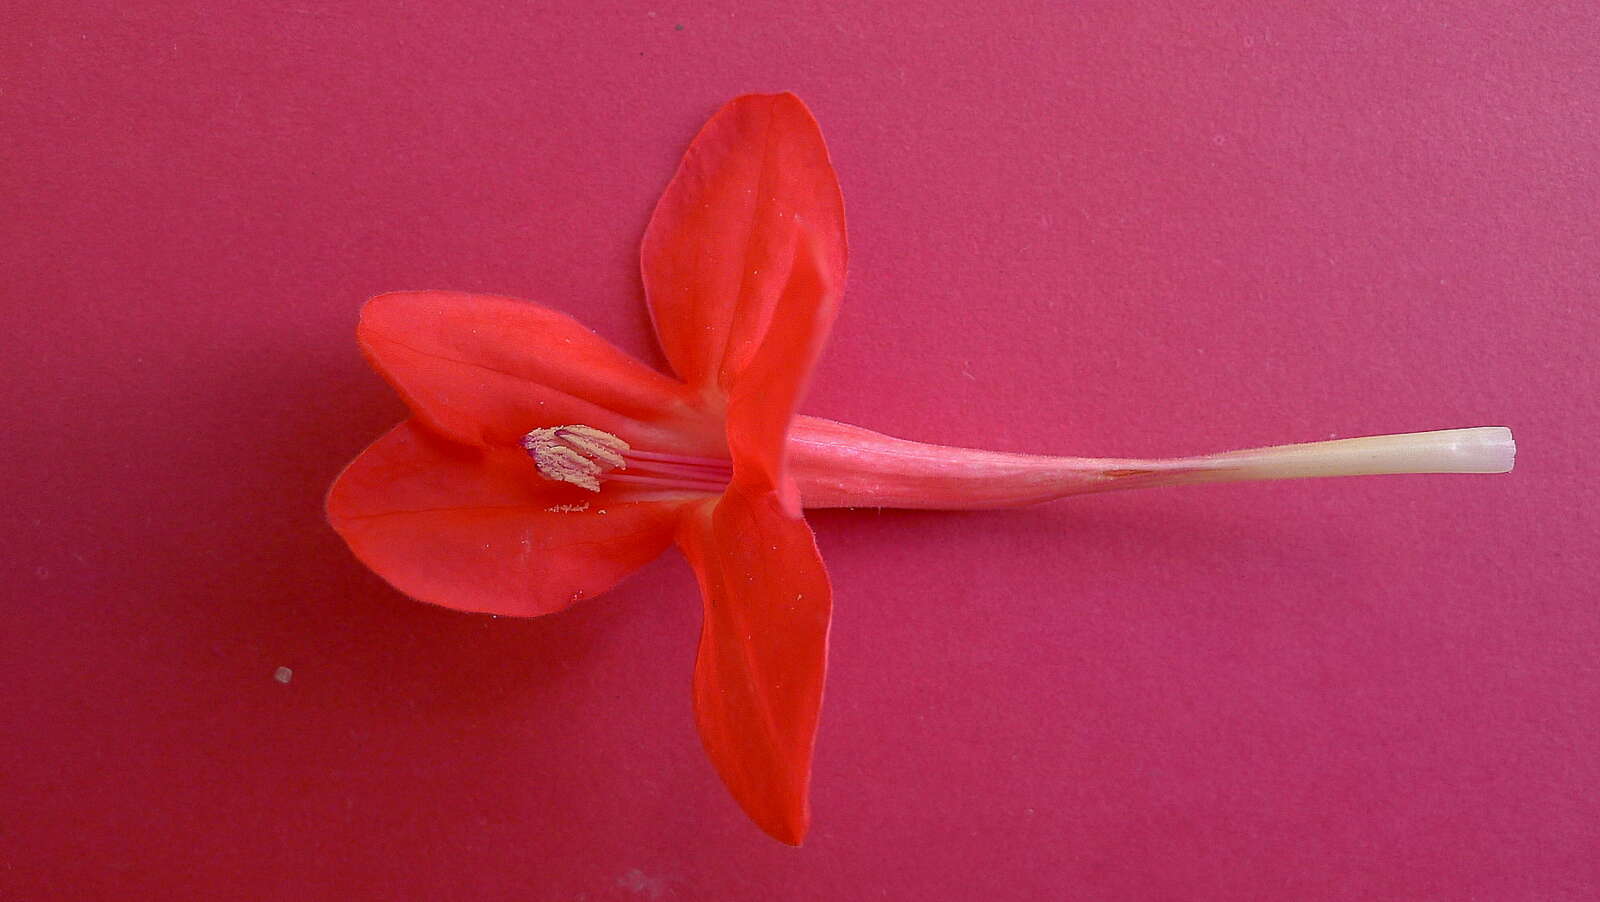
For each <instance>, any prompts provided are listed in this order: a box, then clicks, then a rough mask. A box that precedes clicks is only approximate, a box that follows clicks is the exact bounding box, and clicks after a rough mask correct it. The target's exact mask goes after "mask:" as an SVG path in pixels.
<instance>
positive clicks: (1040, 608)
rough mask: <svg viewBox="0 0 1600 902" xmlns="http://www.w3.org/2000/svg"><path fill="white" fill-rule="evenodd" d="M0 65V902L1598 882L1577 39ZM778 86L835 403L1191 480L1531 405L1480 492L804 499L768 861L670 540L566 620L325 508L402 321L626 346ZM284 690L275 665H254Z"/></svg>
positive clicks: (1230, 890) (987, 43)
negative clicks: (518, 310) (438, 600)
mask: <svg viewBox="0 0 1600 902" xmlns="http://www.w3.org/2000/svg"><path fill="white" fill-rule="evenodd" d="M5 19H6V27H5V29H4V31H5V34H4V35H0V133H3V134H4V135H5V139H4V151H3V153H0V197H3V198H4V207H5V209H6V213H5V215H4V216H3V217H0V248H3V251H0V271H3V275H4V278H3V282H0V285H3V287H0V292H3V294H0V297H3V298H4V301H3V309H0V314H3V320H0V329H3V332H4V335H5V338H4V345H3V346H4V351H3V356H0V370H3V372H0V403H3V409H4V411H5V418H6V434H5V438H4V441H0V487H3V492H4V500H5V504H4V510H5V523H6V525H5V527H4V529H3V530H0V543H3V544H0V567H3V583H0V584H3V589H0V591H3V593H4V597H5V602H4V610H5V612H6V615H7V620H6V626H5V628H4V629H3V630H0V687H3V688H0V728H3V729H0V735H3V736H4V741H3V742H0V896H4V897H6V898H17V899H43V898H161V899H187V898H222V897H230V898H263V899H310V898H335V899H345V900H349V899H367V898H436V899H446V898H461V899H541V900H542V899H568V900H578V899H588V900H605V899H757V898H759V899H772V900H790V899H793V900H811V899H880V898H883V899H967V898H978V897H981V898H992V899H1057V898H1100V899H1153V898H1169V899H1255V898H1295V899H1367V898H1407V899H1423V898H1426V899H1468V898H1477V899H1513V900H1517V899H1541V900H1550V899H1583V898H1594V896H1595V895H1596V894H1597V893H1600V865H1597V864H1596V861H1597V858H1596V856H1595V849H1596V848H1597V847H1600V826H1597V822H1600V801H1597V798H1600V796H1597V792H1600V748H1597V746H1600V743H1597V738H1596V735H1597V730H1596V723H1597V721H1600V670H1597V668H1596V665H1595V659H1596V649H1597V648H1600V608H1597V604H1596V590H1595V588H1594V586H1595V583H1596V579H1595V577H1596V563H1595V562H1596V560H1597V552H1600V540H1597V535H1600V516H1597V514H1596V503H1597V501H1600V496H1597V491H1596V488H1595V476H1596V467H1595V465H1594V462H1593V461H1594V457H1593V446H1594V441H1595V434H1596V426H1597V422H1600V419H1597V416H1596V412H1595V397H1596V394H1597V389H1600V376H1597V367H1596V365H1595V363H1594V360H1593V349H1594V346H1595V342H1596V340H1597V338H1600V314H1597V302H1596V285H1597V270H1600V266H1597V260H1600V244H1597V242H1596V229H1595V210H1596V209H1597V208H1600V178H1597V176H1596V166H1597V164H1600V150H1597V142H1596V136H1597V134H1600V117H1597V100H1596V98H1597V97H1600V69H1597V63H1596V60H1597V59H1600V39H1597V34H1600V15H1597V14H1596V12H1595V10H1594V7H1593V6H1592V5H1591V4H1587V3H1565V4H1563V3H1554V4H1542V5H1540V8H1539V9H1538V10H1537V11H1534V10H1532V9H1530V8H1529V7H1526V6H1524V5H1521V4H1481V3H1457V4H1395V3H1379V2H1357V3H1350V2H1340V3H1301V4H1272V3H1255V4H1235V3H1175V2H1174V3H1160V4H1148V3H1129V4H1083V5H1080V4H1067V3H1056V2H1043V0H1040V2H1031V3H1027V2H989V3H983V4H970V5H968V4H959V3H932V4H878V5H871V4H839V5H838V6H837V7H835V6H829V5H824V4H816V3H799V4H787V3H767V2H750V0H745V2H722V0H718V2H709V3H692V4H690V3H684V4H678V5H676V6H668V5H655V6H650V5H630V4H621V3H571V4H566V5H565V6H558V5H550V4H539V3H531V4H523V3H509V2H492V3H475V2H469V3H461V4H427V3H407V4H394V5H371V6H370V8H366V9H361V10H352V9H350V8H339V7H332V6H325V5H323V4H319V3H309V2H308V3H299V4H284V3H276V2H273V3H253V4H224V5H215V4H202V3H142V4H139V3H136V4H110V3H82V2H72V3H62V4H45V3H33V4H25V5H22V6H16V5H14V6H13V7H12V8H11V9H10V11H9V12H8V13H7V15H6V16H5ZM780 89H793V90H796V91H798V92H799V93H800V94H801V95H802V96H803V97H804V98H805V99H806V100H807V102H808V103H810V104H811V106H812V107H813V109H814V110H815V112H816V114H817V116H818V117H819V119H820V120H821V122H822V125H823V128H824V131H825V132H826V134H827V136H828V139H829V142H830V145H831V147H832V151H833V155H834V159H835V162H836V163H837V165H838V168H839V171H840V174H841V178H842V181H843V184H844V190H845V196H846V200H847V203H848V206H849V215H850V225H851V243H852V249H853V259H852V275H851V283H850V286H849V291H848V294H847V297H846V304H845V307H844V311H843V314H842V315H841V317H840V320H839V325H838V329H837V331H836V333H835V340H834V341H833V343H832V344H831V346H830V348H829V350H828V352H827V354H826V356H825V359H824V361H823V363H822V366H821V370H820V372H819V373H818V376H817V378H816V381H815V388H814V391H813V394H812V397H811V399H810V400H809V402H808V403H807V405H806V410H807V411H808V412H811V413H816V414H821V415H827V416H834V417H837V418H840V419H846V420H852V421H856V422H860V423H862V424H864V425H868V426H871V427H874V428H878V429H881V430H884V431H887V432H891V433H895V434H902V435H906V436H908V437H913V438H920V439H931V440H943V441H950V442H965V443H972V444H979V445H986V446H991V447H996V448H1005V449H1018V450H1039V451H1058V452H1063V453H1083V454H1111V455H1121V454H1129V455H1137V454H1151V455H1155V454H1181V453H1187V452H1199V451H1207V450H1221V449H1225V448H1230V447H1239V446H1246V445H1252V444H1264V443H1272V442H1279V441H1297V440H1311V439H1320V438H1327V437H1330V436H1335V435H1338V436H1347V435H1359V434H1366V433H1374V432H1388V431H1408V430H1414V429H1424V428H1436V427H1447V426H1468V425H1480V424H1508V425H1511V426H1513V427H1514V428H1515V429H1516V434H1517V437H1518V439H1519V442H1520V444H1521V447H1522V449H1523V451H1522V454H1521V457H1520V460H1519V465H1518V469H1517V472H1516V474H1515V475H1513V476H1510V477H1500V478H1487V477H1484V478H1467V477H1395V478H1382V479H1371V480H1360V481H1350V480H1347V481H1336V482H1322V483H1283V484H1276V485H1265V486H1219V487H1200V488H1192V489H1186V490H1166V491H1159V492H1151V493H1147V494H1128V495H1123V496H1104V497H1095V498H1089V499H1084V500H1081V501H1077V502H1070V503H1060V504H1056V505H1052V506H1049V507H1046V508H1042V509H1037V510H1031V511H1021V512H1005V513H993V514H981V515H979V514H934V513H915V514H908V513H894V512H882V513H876V512H855V513H851V512H826V513H821V514H819V515H817V516H815V518H814V521H813V522H814V525H815V528H816V531H817V534H818V537H819V542H820V545H821V547H822V549H823V552H824V554H825V556H826V557H827V560H828V564H829V566H830V569H831V572H832V575H833V579H834V582H835V585H836V592H837V606H838V613H837V620H836V622H835V627H834V639H833V669H832V674H831V683H830V688H829V696H828V699H827V704H826V707H825V711H824V723H823V726H822V730H821V738H820V742H819V746H818V753H817V760H816V775H815V790H814V805H815V827H814V830H813V833H812V836H811V839H810V841H809V843H808V844H807V846H806V847H805V848H804V849H803V850H801V851H794V850H790V849H786V848H781V847H779V846H777V845H776V844H774V843H772V842H771V841H769V840H767V839H766V838H764V837H763V836H762V835H761V834H760V833H759V832H758V831H757V830H756V829H755V828H754V827H752V826H751V825H750V824H748V823H747V822H745V820H744V819H743V818H742V817H741V816H740V814H739V812H738V811H737V809H736V808H735V806H734V805H733V804H732V803H731V802H730V801H729V800H728V799H727V797H726V796H725V794H724V793H723V791H722V789H721V788H720V786H719V785H718V784H717V782H716V780H715V777H714V776H713V774H712V771H711V769H710V767H709V766H708V764H707V763H706V761H705V760H704V757H703V755H702V754H701V751H700V749H699V746H698V743H697V740H696V738H695V736H694V733H693V729H692V726H691V720H690V712H689V703H688V692H687V689H688V677H689V664H690V660H691V656H692V652H693V644H694V639H695V631H696V628H697V624H698V618H699V615H698V609H697V605H698V601H697V598H696V595H695V591H694V587H693V581H692V579H691V577H690V574H689V572H688V569H687V568H686V567H685V566H684V564H683V563H682V562H681V560H679V559H677V558H676V557H675V556H670V555H669V556H668V557H667V558H663V559H662V560H661V561H660V562H658V563H656V564H654V565H652V566H651V567H649V568H647V569H646V570H645V571H644V572H643V573H641V574H639V575H638V576H637V577H635V578H634V579H632V580H631V581H630V582H628V583H627V584H626V585H625V587H623V588H622V589H621V590H620V591H618V592H616V593H614V594H612V595H610V596H607V597H605V598H603V599H599V600H596V601H593V602H590V603H586V604H584V605H582V606H581V607H579V608H577V609H575V610H573V611H571V612H568V613H565V614H562V615H559V616H555V617H551V618H547V619H544V620H538V621H528V622H511V621H507V620H491V619H489V618H480V617H471V616H464V615H460V614H454V613H450V612H447V611H443V610H436V609H431V608H427V607H424V606H422V605H418V604H414V603H410V602H408V601H406V600H404V599H403V598H401V597H399V596H398V595H396V594H395V593H393V592H392V591H390V590H389V589H387V588H386V587H385V586H384V585H383V584H382V583H381V582H380V581H379V580H377V579H376V578H375V577H373V576H372V575H370V574H369V573H367V572H366V571H364V570H363V569H362V568H361V567H360V566H359V565H358V564H357V563H356V562H355V561H354V560H353V559H352V558H351V557H350V556H349V555H348V554H347V553H346V551H345V550H344V548H343V547H342V546H341V544H340V543H339V541H338V540H337V538H336V537H335V536H334V535H333V534H332V533H331V532H329V531H328V530H327V529H326V527H325V526H324V525H323V523H322V520H321V514H320V504H321V497H322V493H323V491H324V489H325V487H326V485H327V484H328V482H329V481H330V480H331V479H332V477H333V476H334V474H335V473H336V472H337V471H338V470H339V468H340V467H341V466H342V465H343V464H344V463H345V461H346V460H348V459H349V458H350V457H351V456H353V455H354V454H355V453H356V452H357V451H358V450H359V449H360V448H361V447H362V446H363V445H364V444H365V443H366V442H367V441H368V440H370V439H371V438H372V437H374V436H376V435H377V434H378V433H379V432H380V431H382V430H383V429H385V428H386V427H388V426H389V425H390V424H391V423H392V422H394V421H395V420H396V419H398V418H399V417H400V415H401V407H400V405H399V404H398V402H397V401H396V400H395V398H394V397H393V396H392V395H391V394H390V392H389V391H388V390H387V389H386V388H385V387H384V386H383V385H382V384H381V383H380V382H379V380H378V379H377V378H376V377H375V376H373V375H372V374H371V373H370V372H369V371H368V370H367V369H366V368H365V366H364V365H363V364H362V362H361V360H360V359H359V357H358V356H357V353H356V349H355V346H354V343H353V341H352V327H353V325H354V322H355V315H356V310H357V308H358V305H359V304H360V302H361V301H362V300H363V299H364V298H365V297H366V296H368V295H371V294H374V293H376V292H379V291H383V290H387V289H398V288H456V289H467V290H483V291H494V292H503V293H509V294H514V295H521V296H526V297H531V298H536V299H539V300H541V301H544V302H546V303H550V304H553V305H555V306H557V307H560V308H561V309H564V310H567V311H570V312H572V313H574V314H576V315H578V316H579V317H580V318H582V319H583V320H584V321H585V322H587V323H588V324H590V325H592V326H593V327H594V328H595V329H596V330H598V331H599V332H600V333H602V334H604V335H606V336H607V337H609V338H611V339H612V340H614V341H616V342H618V343H619V344H621V345H622V346H624V347H625V348H627V349H629V350H631V351H634V352H637V353H639V354H641V355H644V356H645V357H646V359H648V360H652V361H654V362H657V363H659V362H660V357H659V354H658V352H657V351H656V350H655V349H654V348H653V347H652V344H651V337H650V335H649V327H648V320H647V318H646V315H645V312H644V309H643V307H642V305H641V299H640V287H639V277H638V274H637V269H636V254H637V242H638V239H639V237H640V234H641V232H642V230H643V227H644V224H645V221H646V218H647V217H648V215H649V212H650V209H651V206H652V204H653V203H654V201H655V199H656V197H657V195H658V193H659V192H660V191H661V189H662V187H663V186H664V185H665V183H666V181H667V179H668V177H669V176H670V174H671V173H672V171H673V168H674V166H675V165H676V162H677V159H678V156H679V154H680V153H681V152H682V150H683V148H684V146H685V145H686V143H687V141H688V140H689V138H690V136H691V135H692V134H693V133H694V131H695V129H697V128H698V127H699V125H700V124H701V122H702V121H703V120H704V119H705V117H706V116H708V115H709V114H710V113H711V112H712V111H713V110H714V109H716V107H717V106H719V105H720V104H721V103H722V102H723V101H725V100H727V99H728V98H730V97H732V96H733V95H735V94H738V93H741V92H746V91H756V90H780ZM280 666H281V667H289V668H292V670H293V677H292V680H291V681H290V682H289V683H288V684H283V683H280V682H277V681H275V680H274V677H273V674H274V671H275V669H276V668H278V667H280Z"/></svg>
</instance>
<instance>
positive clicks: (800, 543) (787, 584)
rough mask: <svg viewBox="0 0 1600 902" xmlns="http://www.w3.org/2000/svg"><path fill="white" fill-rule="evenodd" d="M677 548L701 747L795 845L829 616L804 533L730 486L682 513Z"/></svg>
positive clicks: (767, 496)
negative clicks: (690, 595)
mask: <svg viewBox="0 0 1600 902" xmlns="http://www.w3.org/2000/svg"><path fill="white" fill-rule="evenodd" d="M678 543H679V545H680V546H681V547H682V548H683V552H684V554H685V556H687V557H688V558H689V563H690V564H691V565H692V566H693V567H694V569H695V573H696V574H697V575H698V577H699V579H700V591H701V594H702V595H703V597H704V599H705V623H704V625H703V626H702V628H701V631H700V650H699V653H698V655H697V656H696V658H695V667H694V702H695V718H696V722H697V724H698V726H699V728H700V738H701V741H702V742H703V743H704V744H705V748H706V752H707V754H709V755H710V756H711V761H712V763H713V764H714V765H716V768H717V773H718V774H720V775H721V776H722V781H723V782H724V783H725V784H727V787H728V790H729V792H731V793H732V794H733V797H734V798H735V799H736V800H737V801H738V802H739V805H740V806H741V807H742V808H743V809H744V811H745V813H746V814H748V815H749V816H750V818H751V819H752V820H754V821H755V822H756V823H757V824H758V825H760V827H761V829H763V830H765V831H766V832H767V833H769V834H771V835H772V836H773V837H774V838H776V839H778V840H780V841H782V842H786V843H789V844H791V845H799V844H800V841H801V840H802V839H804V838H805V833H806V825H807V823H808V821H809V819H810V805H809V803H808V801H807V798H806V794H807V788H808V787H809V785H810V782H811V750H812V746H813V744H814V743H815V740H816V733H817V714H818V712H819V710H820V709H821V706H822V684H823V677H824V674H825V673H826V670H827V660H828V619H829V616H830V613H831V611H832V591H831V590H830V588H829V586H828V575H827V572H826V571H825V570H824V569H823V566H822V558H821V557H820V556H818V554H817V547H816V543H815V541H814V539H813V538H812V535H811V530H810V528H809V527H807V526H806V523H805V521H804V520H802V519H799V518H797V517H790V516H788V515H786V514H785V513H783V511H782V509H781V507H780V505H779V503H778V500H777V498H776V497H775V496H774V495H773V494H772V493H770V492H767V493H762V494H757V495H751V494H746V493H745V492H744V491H742V490H741V489H740V488H738V487H737V486H736V487H734V488H732V489H730V490H729V491H728V493H727V494H726V495H724V496H723V497H722V500H721V501H720V502H718V503H717V504H716V505H715V507H712V506H711V505H709V504H707V505H703V506H701V507H700V508H699V509H698V510H696V511H694V512H693V513H691V514H690V515H688V516H687V517H686V518H685V519H684V521H683V526H682V528H681V529H680V530H679V533H678Z"/></svg>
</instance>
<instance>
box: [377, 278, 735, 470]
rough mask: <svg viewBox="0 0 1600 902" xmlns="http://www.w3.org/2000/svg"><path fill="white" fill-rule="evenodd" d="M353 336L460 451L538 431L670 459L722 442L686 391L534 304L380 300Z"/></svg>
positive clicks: (447, 297)
mask: <svg viewBox="0 0 1600 902" xmlns="http://www.w3.org/2000/svg"><path fill="white" fill-rule="evenodd" d="M356 336H357V339H358V340H359V341H360V343H361V348H362V351H363V352H364V353H365V354H366V356H367V359H368V360H369V361H371V363H372V365H373V367H374V368H376V369H377V370H378V371H379V372H380V373H382V374H383V377H384V378H385V379H387V380H388V381H389V383H390V384H391V385H393V386H394V389H395V391H397V392H399V394H400V397H401V398H402V399H404V400H405V402H406V404H407V405H408V406H409V407H410V408H411V410H412V412H413V413H414V414H415V415H416V417H417V418H418V419H420V420H421V421H423V422H424V423H426V424H427V425H428V426H429V427H431V428H433V429H434V430H435V431H437V432H438V433H439V434H441V435H443V436H445V437H447V438H450V439H453V440H455V441H458V442H462V443H464V444H468V445H475V446H479V447H512V446H515V445H517V443H518V441H519V440H520V439H521V437H522V436H523V435H524V434H525V433H527V432H528V431H529V430H530V429H533V428H535V427H538V426H552V425H565V424H571V423H582V424H585V425H588V426H593V427H595V428H596V429H603V430H605V431H606V432H610V433H613V434H616V435H620V436H622V437H624V438H625V439H627V440H628V441H630V442H633V441H642V442H646V443H648V444H650V445H651V447H653V448H656V449H657V450H663V451H681V452H682V453H706V452H707V450H708V449H711V450H714V449H716V448H718V447H720V445H721V442H722V438H721V436H720V435H717V434H716V431H717V430H716V427H715V425H713V424H712V421H709V420H705V419H704V418H703V417H699V416H698V415H697V414H695V413H694V412H693V411H691V410H690V408H689V407H688V405H687V402H686V398H687V397H688V396H687V393H686V389H685V388H684V386H683V385H681V384H680V383H678V382H676V381H675V380H672V379H670V378H668V377H666V376H663V375H661V374H660V373H658V372H656V371H655V370H652V369H650V368H649V367H647V366H645V365H644V364H642V363H640V362H639V361H637V360H635V359H634V358H632V357H629V356H628V355H627V354H624V353H623V352H621V351H619V350H617V349H616V348H615V347H613V346H612V345H611V344H609V343H608V342H606V341H605V340H604V339H602V338H600V337H599V336H597V335H595V334H594V333H593V332H591V331H589V330H588V329H586V328H584V327H583V326H582V325H581V324H579V323H578V322H577V321H576V320H574V319H572V318H571V317H569V316H567V315H565V314H563V313H557V312H556V311H554V310H551V309H549V308H547V307H543V306H540V305H538V304H535V303H532V302H530V301H520V300H516V299H514V298H505V297H495V296H492V295H480V294H463V293H459V292H450V291H404V292H395V293H393V294H384V295H379V296H378V297H375V298H373V299H372V300H370V301H368V302H367V304H366V306H365V307H364V308H362V311H361V324H360V326H359V327H357V330H356ZM702 421H703V422H702Z"/></svg>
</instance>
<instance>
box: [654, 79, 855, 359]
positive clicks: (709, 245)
mask: <svg viewBox="0 0 1600 902" xmlns="http://www.w3.org/2000/svg"><path fill="white" fill-rule="evenodd" d="M803 240H809V241H812V242H814V252H815V254H816V257H817V260H816V264H815V265H816V266H817V267H818V269H819V270H820V271H821V273H822V274H823V281H825V282H826V283H828V284H830V285H833V286H842V285H843V284H844V273H845V262H846V247H845V223H844V202H843V200H842V199H841V197H840V194H839V184H838V179H837V177H836V176H835V174H834V170H833V164H832V163H831V162H830V161H829V159H828V150H827V147H826V145H824V144H823V140H822V133H821V131H820V130H819V129H818V128H817V123H816V120H815V119H813V118H812V116H811V112H810V111H809V110H807V109H806V107H805V104H803V103H801V102H800V99H799V98H798V97H795V96H794V95H793V94H770V95H747V96H744V97H740V98H737V99H735V100H733V101H732V102H730V103H729V104H728V105H727V106H725V107H723V108H722V110H721V111H719V112H718V113H717V114H716V115H715V116H713V117H712V118H711V120H710V121H709V122H708V123H706V125H705V127H704V128H702V129H701V130H700V133H699V134H698V135H697V136H696V137H695V139H694V142H693V143H692V144H691V145H690V146H689V150H688V152H687V153H685V154H684V158H683V163H682V164H681V165H680V166H679V168H678V172H677V175H675V176H674V177H673V179H672V183H671V184H670V185H668V187H667V190H666V193H665V194H664V195H663V196H662V198H661V202H660V203H659V204H658V205H657V206H656V211H655V214H654V215H653V216H652V217H651V219H650V226H649V229H648V230H647V231H646V232H645V238H644V244H643V247H642V249H641V253H640V261H641V268H642V271H643V275H644V285H645V293H646V296H647V298H648V300H649V303H650V312H651V316H652V318H653V319H654V321H655V326H656V334H657V335H658V336H659V337H660V339H661V346H662V348H663V349H664V350H665V351H666V355H667V359H668V360H670V361H671V362H672V366H673V368H674V369H675V370H676V371H677V373H678V375H679V376H680V377H682V378H683V379H684V381H686V382H688V383H689V384H690V385H691V386H693V387H695V388H700V389H704V388H715V389H722V390H724V391H726V390H727V389H728V388H729V386H730V384H731V383H732V381H733V379H734V378H735V377H736V376H737V375H738V373H739V372H740V370H742V369H743V367H744V366H745V365H746V364H747V363H748V362H749V360H750V358H751V357H752V356H753V355H754V354H755V352H756V349H757V348H758V347H759V346H760V344H761V342H762V339H763V337H764V335H765V333H766V330H767V324H768V321H769V320H770V319H771V318H772V316H773V309H774V307H775V306H776V305H777V303H778V300H779V298H780V297H781V296H782V294H783V291H784V288H785V286H786V285H787V284H788V281H789V277H790V270H791V269H792V268H793V266H794V265H795V257H796V253H797V249H798V248H799V246H800V244H801V242H802V241H803Z"/></svg>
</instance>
